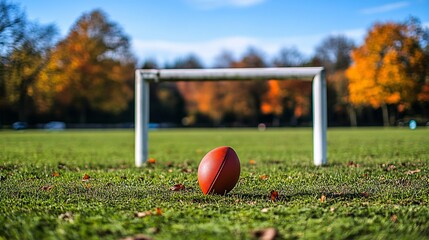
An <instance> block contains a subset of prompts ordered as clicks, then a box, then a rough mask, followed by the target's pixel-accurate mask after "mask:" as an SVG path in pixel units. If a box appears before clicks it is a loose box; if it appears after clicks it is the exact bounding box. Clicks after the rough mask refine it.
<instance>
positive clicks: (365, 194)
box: [360, 192, 369, 198]
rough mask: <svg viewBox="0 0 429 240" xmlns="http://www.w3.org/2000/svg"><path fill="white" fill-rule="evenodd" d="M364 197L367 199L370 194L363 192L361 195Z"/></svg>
mask: <svg viewBox="0 0 429 240" xmlns="http://www.w3.org/2000/svg"><path fill="white" fill-rule="evenodd" d="M360 195H361V196H362V197H364V198H367V197H369V193H368V192H361V194H360Z"/></svg>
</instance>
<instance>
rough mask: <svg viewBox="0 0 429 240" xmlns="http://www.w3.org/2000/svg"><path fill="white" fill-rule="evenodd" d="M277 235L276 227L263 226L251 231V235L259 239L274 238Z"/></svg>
mask: <svg viewBox="0 0 429 240" xmlns="http://www.w3.org/2000/svg"><path fill="white" fill-rule="evenodd" d="M277 235H278V232H277V229H275V228H272V227H271V228H265V229H260V230H256V231H254V232H253V236H254V237H256V238H258V239H259V240H272V239H275V238H276V237H277Z"/></svg>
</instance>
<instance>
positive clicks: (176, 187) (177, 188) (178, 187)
mask: <svg viewBox="0 0 429 240" xmlns="http://www.w3.org/2000/svg"><path fill="white" fill-rule="evenodd" d="M182 190H185V185H183V184H181V183H179V184H176V185H174V186H172V187H171V188H170V191H182Z"/></svg>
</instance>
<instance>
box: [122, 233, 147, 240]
mask: <svg viewBox="0 0 429 240" xmlns="http://www.w3.org/2000/svg"><path fill="white" fill-rule="evenodd" d="M121 240H152V238H151V237H149V236H146V235H144V234H137V235H135V236H129V237H125V238H121Z"/></svg>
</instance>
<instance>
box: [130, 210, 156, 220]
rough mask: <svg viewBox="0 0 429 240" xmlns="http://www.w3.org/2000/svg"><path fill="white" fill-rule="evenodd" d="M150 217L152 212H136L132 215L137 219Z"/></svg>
mask: <svg viewBox="0 0 429 240" xmlns="http://www.w3.org/2000/svg"><path fill="white" fill-rule="evenodd" d="M150 215H152V212H151V211H149V210H148V211H145V212H136V213H135V214H134V216H135V217H138V218H143V217H147V216H150Z"/></svg>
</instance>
